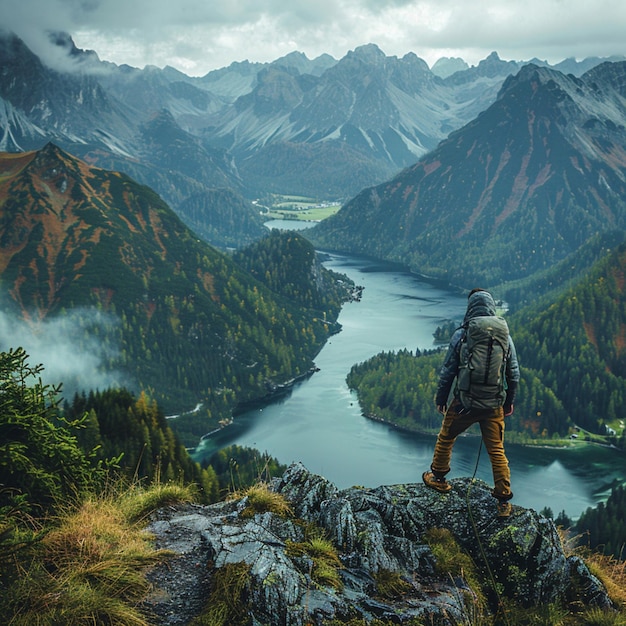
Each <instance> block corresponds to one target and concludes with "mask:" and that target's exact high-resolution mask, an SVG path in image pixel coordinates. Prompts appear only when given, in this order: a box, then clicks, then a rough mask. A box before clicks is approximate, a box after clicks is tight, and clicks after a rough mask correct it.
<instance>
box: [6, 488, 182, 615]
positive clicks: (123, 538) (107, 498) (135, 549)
mask: <svg viewBox="0 0 626 626" xmlns="http://www.w3.org/2000/svg"><path fill="white" fill-rule="evenodd" d="M113 491H115V493H113ZM190 499H192V492H191V491H189V490H185V489H184V488H182V487H172V488H169V487H168V486H167V485H157V486H156V487H155V488H154V490H153V489H152V488H150V487H148V488H142V487H141V486H132V487H130V488H128V489H127V490H126V491H123V492H122V491H120V490H117V489H115V490H113V489H111V490H110V492H109V493H107V494H106V495H102V496H94V497H91V498H87V499H86V500H84V501H82V502H80V503H77V504H68V505H67V507H66V509H65V510H64V511H63V512H61V513H60V514H59V515H58V517H56V518H55V519H50V520H48V521H47V523H46V525H45V528H44V529H43V530H44V532H43V538H42V539H41V540H39V541H38V542H36V543H35V544H32V545H30V546H29V547H28V548H27V549H24V550H23V551H22V552H21V553H20V554H19V563H20V565H19V571H17V572H12V571H11V570H10V569H9V568H8V567H7V568H3V571H0V578H2V579H3V582H4V583H5V584H4V585H3V586H2V587H1V588H0V590H1V594H0V604H1V605H2V606H3V608H4V611H3V615H2V617H3V619H6V620H7V623H10V624H12V625H13V626H33V625H34V626H37V625H40V624H41V625H42V626H43V625H50V624H64V625H65V626H77V625H80V624H118V625H119V626H149V621H148V620H147V618H146V616H145V615H143V614H142V612H141V611H140V610H139V609H138V606H139V605H140V603H141V601H142V600H143V599H144V598H145V597H146V596H147V595H148V594H149V592H150V584H149V582H148V581H147V579H146V577H145V573H146V571H147V569H148V568H149V567H151V566H153V565H155V564H157V563H160V562H162V561H164V560H165V559H167V558H169V556H170V553H169V552H166V551H161V550H155V549H154V548H153V547H152V537H151V535H149V534H148V533H147V532H146V531H145V530H144V525H143V523H141V522H140V521H138V520H141V519H142V518H144V517H145V516H146V515H147V514H148V513H149V512H150V511H153V510H156V509H158V508H160V507H161V506H163V505H165V504H171V503H173V502H176V501H179V502H180V501H181V500H182V501H185V500H190Z"/></svg>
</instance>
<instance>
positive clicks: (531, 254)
mask: <svg viewBox="0 0 626 626" xmlns="http://www.w3.org/2000/svg"><path fill="white" fill-rule="evenodd" d="M625 78H626V63H606V64H603V65H601V66H598V67H597V68H595V69H594V70H592V71H590V72H588V73H587V74H585V75H583V77H581V78H580V79H577V78H575V77H573V76H564V75H563V74H561V73H559V72H556V71H554V70H550V69H548V68H539V67H537V66H533V65H528V66H525V67H524V68H522V70H521V71H520V72H519V73H518V74H517V75H516V76H514V77H510V78H509V79H507V80H506V81H505V83H504V85H503V87H502V90H501V91H500V94H499V96H498V99H497V101H496V102H495V103H494V104H493V105H491V106H490V107H489V109H488V110H486V111H485V112H484V113H483V114H481V115H479V116H478V117H477V118H476V119H475V120H474V121H472V122H470V123H469V124H467V125H466V126H465V127H463V128H462V129H461V130H459V131H456V132H454V133H452V134H451V135H450V136H449V137H448V139H447V140H445V141H443V142H442V143H441V144H440V145H439V146H438V148H437V149H435V150H433V151H432V152H430V153H429V154H428V155H426V156H425V157H423V158H422V159H421V160H420V161H419V162H418V163H417V164H415V165H414V166H412V167H410V168H407V169H406V170H404V171H403V172H401V173H400V174H399V175H398V176H397V177H396V178H394V179H392V180H391V181H389V182H387V183H384V184H382V185H380V186H378V187H374V188H370V189H366V190H364V191H363V192H361V193H360V194H359V195H358V196H356V197H355V198H354V199H352V200H351V201H350V202H348V203H347V204H346V205H345V206H344V207H343V208H342V209H341V210H340V211H339V212H338V213H337V214H336V215H335V216H333V217H332V218H330V219H328V220H326V221H325V222H323V223H322V224H320V225H318V226H316V227H315V228H313V229H311V230H310V231H309V232H307V233H306V236H307V237H310V238H311V239H312V240H313V241H314V242H315V243H316V244H317V245H320V246H324V247H329V248H334V249H341V250H347V251H351V252H356V253H359V254H369V255H372V256H377V257H379V258H384V259H389V260H393V261H399V262H402V263H405V264H406V265H409V266H410V267H411V268H412V269H413V270H415V271H418V272H422V273H424V274H429V275H436V276H439V277H442V278H445V279H447V280H449V281H451V282H453V283H456V284H462V285H468V284H469V283H481V284H482V285H483V286H490V285H494V284H497V283H499V282H502V281H504V280H511V279H515V278H519V277H523V276H527V275H529V274H531V273H533V272H536V271H538V270H542V269H544V268H547V267H550V266H551V265H552V264H554V263H555V262H557V261H559V260H560V259H562V258H564V257H565V256H566V255H568V254H569V253H571V252H572V251H574V250H576V249H577V248H578V247H579V246H581V245H582V244H583V243H584V242H585V241H586V240H587V239H589V238H590V237H591V236H593V235H595V234H596V233H599V232H602V231H605V230H612V229H616V228H617V229H622V228H624V226H626V97H625V96H626V94H625V93H624V80H625Z"/></svg>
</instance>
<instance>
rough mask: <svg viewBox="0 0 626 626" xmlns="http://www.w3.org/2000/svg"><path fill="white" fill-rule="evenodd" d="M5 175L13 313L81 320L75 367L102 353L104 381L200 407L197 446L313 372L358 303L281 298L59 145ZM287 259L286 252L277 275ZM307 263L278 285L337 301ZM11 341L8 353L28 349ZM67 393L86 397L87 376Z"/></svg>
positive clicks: (4, 250)
mask: <svg viewBox="0 0 626 626" xmlns="http://www.w3.org/2000/svg"><path fill="white" fill-rule="evenodd" d="M0 172H1V173H2V175H1V176H0V244H1V247H0V275H1V278H2V286H3V295H4V297H5V301H6V306H5V312H8V311H11V312H12V314H14V315H15V317H16V318H19V319H28V320H30V321H32V323H33V324H34V326H35V330H36V327H37V325H38V324H43V323H45V322H46V321H49V320H52V319H57V318H59V316H65V315H67V314H68V312H71V314H72V320H73V322H74V327H73V328H72V342H73V345H74V346H75V350H76V351H77V352H78V354H77V355H76V356H79V355H80V354H82V353H93V352H94V351H96V352H97V353H98V355H100V356H101V361H102V362H101V364H100V367H101V368H102V371H103V372H107V373H109V374H111V375H112V376H114V377H115V378H116V379H117V381H118V383H123V385H124V386H126V387H128V388H130V389H131V390H133V391H134V392H139V391H141V390H145V391H147V392H148V394H149V395H150V396H151V397H152V398H154V399H155V400H157V401H158V403H159V406H161V407H162V408H163V410H165V411H167V412H168V413H172V412H176V413H180V412H183V411H185V410H187V411H189V410H191V409H193V407H195V406H197V405H201V407H202V408H201V411H200V412H199V413H196V414H194V422H193V424H185V425H184V426H181V430H179V434H180V436H181V437H182V438H183V442H184V443H185V445H188V446H190V445H194V444H195V443H197V441H198V439H199V437H200V436H201V435H203V434H205V433H206V432H207V431H208V430H210V429H211V428H214V427H215V426H217V424H218V422H219V421H220V420H223V419H227V418H229V417H230V416H231V414H232V411H233V410H234V408H235V407H236V406H237V404H238V403H240V402H243V401H248V400H251V399H254V398H258V397H261V396H265V395H266V394H267V392H268V389H271V388H272V387H274V386H275V385H277V384H281V383H283V382H285V381H287V380H290V379H292V378H294V377H295V376H300V375H303V374H305V373H306V372H308V371H310V370H311V369H312V367H313V365H314V364H313V357H314V356H315V354H317V352H318V351H319V349H320V348H321V346H322V345H323V344H324V342H325V341H326V339H327V338H328V336H329V334H330V333H332V332H333V329H332V328H331V324H332V322H334V321H335V319H336V315H337V313H338V310H339V304H338V303H339V302H340V301H341V298H342V297H344V299H348V298H349V297H350V292H349V289H348V288H347V287H346V283H345V281H344V283H343V285H344V286H343V287H341V288H333V290H332V296H331V298H330V299H329V300H319V299H318V300H317V301H316V305H315V306H316V308H315V309H312V308H309V306H308V305H304V304H303V303H302V302H301V301H298V300H296V299H291V298H290V297H286V296H285V295H280V294H278V293H275V292H273V291H271V290H270V289H268V287H266V286H265V285H264V284H263V281H259V280H256V279H255V278H254V277H253V276H251V275H250V273H249V272H248V271H246V270H244V269H242V267H240V266H239V265H238V264H236V263H234V262H233V260H232V258H231V257H230V256H228V255H227V254H225V253H222V252H219V251H218V250H216V249H215V248H213V247H211V246H209V245H208V244H206V243H205V242H203V241H201V240H200V239H199V238H198V236H197V235H196V234H195V233H193V232H192V231H191V230H189V229H188V228H187V227H186V226H185V225H184V224H183V223H182V222H181V220H180V219H179V218H178V217H177V216H176V215H175V214H174V213H173V212H172V210H171V209H170V208H169V207H168V206H167V205H166V204H165V203H164V202H163V201H162V200H161V199H160V198H159V197H158V196H157V195H156V194H155V193H154V192H153V191H152V190H150V189H149V188H147V187H143V186H141V185H138V184H137V183H135V182H134V181H133V180H132V179H130V178H128V177H126V176H124V175H122V174H119V173H115V172H108V171H106V170H101V169H98V168H92V167H89V166H88V165H87V164H85V163H83V162H81V161H79V160H78V159H75V158H74V157H72V156H71V155H69V154H67V153H65V152H63V151H62V150H60V149H58V148H57V147H56V146H54V145H52V144H49V145H48V146H46V147H45V148H44V149H43V150H41V151H39V152H31V153H25V154H20V155H8V154H5V155H3V156H2V158H0ZM279 247H280V246H279ZM285 256H287V257H289V255H285ZM281 259H283V255H282V252H281V251H280V250H279V249H278V248H277V249H276V257H275V259H274V261H273V263H274V270H272V271H275V272H277V271H278V270H277V267H278V266H279V265H280V263H281ZM308 262H309V266H307V267H306V268H304V266H302V265H301V264H297V265H294V267H293V268H289V266H288V265H285V268H286V269H284V270H280V272H281V273H284V274H286V275H289V280H290V282H291V283H292V284H293V285H299V287H298V289H299V290H300V291H301V293H303V294H304V293H307V292H309V293H311V294H314V293H317V292H318V291H320V293H325V292H328V293H331V292H330V291H328V289H329V284H330V283H332V282H333V280H334V278H332V277H331V276H330V274H326V275H325V280H324V284H323V285H321V284H319V283H318V276H316V275H315V273H312V271H311V270H312V268H314V267H316V264H315V263H316V262H315V261H314V259H313V258H312V257H309V258H308ZM301 268H302V269H306V271H305V274H303V275H298V273H297V272H298V271H299V270H300V269H301ZM281 275H282V274H281ZM273 287H274V288H276V287H277V286H276V285H274V286H273ZM278 291H280V289H279V290H278ZM288 295H290V294H287V296H288ZM316 297H317V296H316ZM327 297H328V296H327V295H324V296H323V298H327ZM311 302H313V300H311ZM322 302H324V303H325V304H328V309H327V310H320V308H319V306H318V305H320V306H321V305H322ZM10 341H11V337H4V338H3V339H2V342H1V343H2V345H1V346H0V347H1V348H3V349H8V348H10V347H17V346H12V345H11V343H10ZM63 382H64V384H65V385H67V387H68V388H77V387H78V388H79V389H81V387H80V385H81V384H82V381H81V380H80V377H78V378H77V379H76V380H64V381H63Z"/></svg>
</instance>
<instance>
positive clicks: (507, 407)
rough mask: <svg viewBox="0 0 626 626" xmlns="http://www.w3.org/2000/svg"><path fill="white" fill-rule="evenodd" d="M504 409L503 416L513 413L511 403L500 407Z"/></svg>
mask: <svg viewBox="0 0 626 626" xmlns="http://www.w3.org/2000/svg"><path fill="white" fill-rule="evenodd" d="M502 408H503V409H504V417H508V416H509V415H513V405H512V404H508V405H507V404H505V405H504V407H502Z"/></svg>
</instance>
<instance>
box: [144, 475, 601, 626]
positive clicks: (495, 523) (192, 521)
mask: <svg viewBox="0 0 626 626" xmlns="http://www.w3.org/2000/svg"><path fill="white" fill-rule="evenodd" d="M451 482H452V484H453V489H452V491H451V492H450V493H449V494H439V493H437V492H433V491H431V490H429V489H427V488H426V487H425V486H424V485H421V484H407V485H385V486H380V487H377V488H374V489H365V488H361V487H351V488H349V489H345V490H342V491H340V490H339V489H337V488H336V487H335V486H334V485H333V484H332V483H330V482H329V481H327V480H326V479H325V478H323V477H322V476H318V475H315V474H311V473H310V472H308V471H307V470H306V468H305V467H304V466H302V465H301V464H299V463H296V464H294V465H292V466H291V467H290V468H288V470H287V471H286V472H285V474H284V475H283V476H282V478H280V479H277V480H275V481H274V483H273V485H272V487H271V490H272V491H274V492H275V493H276V494H278V495H280V496H282V497H284V498H285V499H286V501H287V502H288V503H289V505H290V507H291V510H290V512H289V513H285V512H284V511H283V512H282V513H277V512H272V511H271V510H269V509H266V510H260V509H258V508H256V509H255V504H254V502H253V498H252V495H250V496H244V497H238V498H234V499H231V500H227V501H225V502H223V503H219V504H216V505H211V506H206V507H201V506H194V505H186V506H182V507H171V508H169V509H167V510H162V511H161V512H159V513H158V514H156V515H155V516H154V517H153V519H152V521H151V524H150V526H149V530H150V532H152V533H153V534H154V535H155V538H156V545H157V547H159V548H163V549H167V550H171V551H173V552H174V558H173V560H170V561H169V562H168V563H165V564H163V566H161V567H159V568H157V569H156V570H153V571H152V573H151V574H150V575H149V577H150V579H151V581H152V583H153V585H154V593H153V595H152V597H151V598H150V600H149V602H148V603H147V606H146V608H147V609H148V610H149V611H150V612H151V613H152V614H154V615H156V623H157V624H167V625H171V626H173V625H175V624H187V623H190V622H191V620H192V619H193V618H195V617H197V616H198V615H200V614H203V613H204V614H205V615H206V614H207V613H208V614H210V612H211V611H220V610H221V611H222V613H221V616H222V618H223V619H225V621H222V622H220V623H229V624H236V623H241V624H244V623H254V624H270V623H271V624H272V625H273V626H304V625H305V624H307V625H313V624H314V625H316V626H322V625H323V624H326V623H334V624H340V623H352V621H350V620H355V621H356V620H359V622H358V623H365V624H370V623H377V624H381V623H382V624H391V623H393V624H413V623H416V620H419V623H423V620H426V621H427V623H438V624H459V623H480V620H481V619H485V618H487V616H489V615H491V616H493V615H498V614H500V617H501V618H504V619H512V618H510V617H507V615H506V612H507V611H511V610H513V607H514V606H515V605H517V606H518V607H519V609H520V610H524V611H526V612H531V611H533V610H537V608H538V607H541V606H546V605H550V604H554V605H556V604H559V605H562V606H569V605H572V606H578V607H580V606H585V607H587V608H589V607H594V606H595V607H600V608H602V609H604V610H607V611H611V610H612V609H613V605H612V602H611V600H610V598H609V596H608V594H607V592H606V590H605V589H604V587H603V586H602V584H601V583H600V582H599V581H598V579H597V578H595V577H594V576H593V575H591V574H590V572H589V570H588V568H587V566H586V565H585V564H584V562H583V561H582V559H580V557H577V556H567V555H566V554H565V553H564V551H563V547H562V544H561V540H560V538H559V536H558V533H557V530H556V528H555V526H554V524H553V522H552V521H551V520H549V519H546V518H545V517H543V516H541V515H539V514H537V513H536V512H535V511H533V510H530V509H523V508H521V507H517V506H515V507H514V511H513V514H512V515H511V517H509V518H504V519H501V518H497V517H495V504H494V500H493V498H492V497H491V496H490V494H489V490H488V488H487V486H486V485H485V484H483V483H482V482H480V481H475V482H474V481H472V480H471V479H469V478H468V479H465V478H460V479H454V480H452V481H451ZM320 537H324V538H326V540H327V541H326V543H325V544H323V543H319V542H318V543H317V544H316V540H317V539H319V538H320ZM442 542H445V548H443V550H442V549H441V548H442ZM316 545H317V550H316V548H315V546H316ZM321 545H324V546H325V547H324V550H322V549H321ZM329 546H334V550H333V549H331V548H329ZM446 551H447V552H448V555H447V561H446V558H445V557H444V553H445V552H446ZM331 554H333V557H332V559H331ZM331 561H332V565H330V563H331ZM472 562H473V564H474V565H473V566H472V565H471V563H472ZM324 566H326V567H331V568H332V570H333V572H334V575H333V576H331V573H330V572H326V575H325V576H322V575H321V571H322V569H323V567H324ZM446 568H448V569H446ZM227 576H230V578H227ZM226 580H229V581H230V585H226V584H225V581H226ZM220 581H221V582H220ZM205 612H207V613H205ZM332 620H336V621H332ZM375 620H378V621H375ZM506 623H514V622H508V621H507V622H506Z"/></svg>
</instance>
